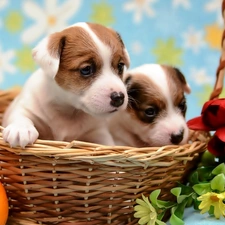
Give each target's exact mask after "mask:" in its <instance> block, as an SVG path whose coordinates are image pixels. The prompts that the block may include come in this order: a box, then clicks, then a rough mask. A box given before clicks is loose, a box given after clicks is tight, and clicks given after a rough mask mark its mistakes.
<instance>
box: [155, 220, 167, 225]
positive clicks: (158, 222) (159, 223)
mask: <svg viewBox="0 0 225 225" xmlns="http://www.w3.org/2000/svg"><path fill="white" fill-rule="evenodd" d="M156 224H157V225H166V223H164V222H162V221H160V220H156Z"/></svg>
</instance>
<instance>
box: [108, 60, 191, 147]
mask: <svg viewBox="0 0 225 225" xmlns="http://www.w3.org/2000/svg"><path fill="white" fill-rule="evenodd" d="M125 84H126V86H127V92H128V98H129V103H128V107H127V109H126V111H123V112H120V113H119V114H118V115H115V116H113V117H112V118H110V120H109V127H110V130H111V133H112V135H113V137H114V141H115V143H116V144H117V145H127V146H134V147H145V146H157V147H158V146H163V145H170V144H184V143H186V142H187V139H188V133H189V132H188V128H187V125H186V122H185V113H186V110H187V105H186V100H185V96H184V92H186V93H190V91H191V90H190V87H189V85H188V84H187V82H186V80H185V77H184V75H183V74H182V73H181V72H180V71H179V70H178V69H177V68H173V67H170V66H164V65H158V64H145V65H142V66H140V67H137V68H135V69H132V70H130V71H128V72H127V73H126V74H125Z"/></svg>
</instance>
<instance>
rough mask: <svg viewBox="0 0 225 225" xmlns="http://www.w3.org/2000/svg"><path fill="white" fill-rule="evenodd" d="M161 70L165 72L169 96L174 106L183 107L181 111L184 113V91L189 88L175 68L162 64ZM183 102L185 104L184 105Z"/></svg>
mask: <svg viewBox="0 0 225 225" xmlns="http://www.w3.org/2000/svg"><path fill="white" fill-rule="evenodd" d="M162 68H163V70H164V71H165V73H166V75H167V76H166V77H167V82H168V86H169V91H170V96H171V97H172V101H173V103H174V106H175V107H176V106H178V107H179V108H183V110H182V113H183V114H184V115H185V113H186V101H185V97H184V92H186V90H188V89H189V86H188V84H187V82H186V79H185V77H184V75H183V74H182V73H181V72H180V70H178V69H177V68H174V67H171V66H166V65H162ZM184 104H185V105H184Z"/></svg>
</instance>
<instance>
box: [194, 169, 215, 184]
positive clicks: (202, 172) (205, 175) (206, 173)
mask: <svg viewBox="0 0 225 225" xmlns="http://www.w3.org/2000/svg"><path fill="white" fill-rule="evenodd" d="M213 169H214V166H207V167H199V168H198V169H197V172H198V179H199V181H201V182H207V181H210V180H212V178H213V177H214V176H213V174H212V170H213Z"/></svg>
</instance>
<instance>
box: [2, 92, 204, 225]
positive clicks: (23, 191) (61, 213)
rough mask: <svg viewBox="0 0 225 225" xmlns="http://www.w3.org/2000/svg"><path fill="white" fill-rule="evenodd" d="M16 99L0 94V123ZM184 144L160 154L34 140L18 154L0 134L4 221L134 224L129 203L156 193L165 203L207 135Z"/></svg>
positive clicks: (11, 94) (163, 149)
mask: <svg viewBox="0 0 225 225" xmlns="http://www.w3.org/2000/svg"><path fill="white" fill-rule="evenodd" d="M17 94H18V90H11V91H0V119H1V118H2V116H1V114H2V113H3V112H4V110H5V108H6V107H7V106H8V104H9V103H10V102H11V100H12V99H13V98H14V97H15V96H16V95H17ZM0 124H1V121H0ZM1 129H3V128H1ZM190 138H191V140H192V141H191V143H190V144H186V145H183V146H172V145H171V146H165V147H161V148H156V147H148V148H131V147H119V146H116V147H108V146H102V145H97V144H91V143H85V142H79V141H73V142H71V143H67V142H58V141H44V140H37V142H36V143H35V144H34V145H33V146H29V147H27V148H26V149H25V150H24V149H20V148H15V149H12V148H10V147H9V145H8V144H6V143H5V142H4V141H3V139H2V135H1V133H0V182H2V183H3V184H4V185H5V188H6V191H7V194H8V198H9V205H10V215H11V217H12V219H10V220H13V218H14V220H17V222H18V224H32V223H31V222H30V220H28V218H29V219H31V220H32V221H34V222H33V224H60V225H72V224H76V225H83V224H86V225H89V224H90V225H94V224H97V225H101V224H104V225H105V224H115V225H119V224H126V225H127V224H130V225H131V224H137V219H134V218H133V205H134V204H135V199H136V198H138V197H140V196H141V194H146V195H148V194H150V192H151V191H153V190H154V189H158V188H161V189H162V197H163V198H164V199H169V198H170V197H171V195H170V192H169V190H170V189H171V188H172V187H174V186H176V183H177V181H183V180H184V179H185V175H186V174H187V173H189V172H190V170H191V169H192V168H193V166H195V165H196V163H197V162H196V160H198V158H199V155H200V153H201V152H203V151H204V150H205V147H206V141H207V135H206V136H205V135H204V134H202V133H193V132H192V133H191V136H190ZM196 139H198V141H196ZM19 221H20V222H19ZM24 221H25V222H26V221H28V222H27V223H25V222H24ZM17 222H15V221H14V222H12V223H11V224H13V225H15V224H17Z"/></svg>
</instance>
